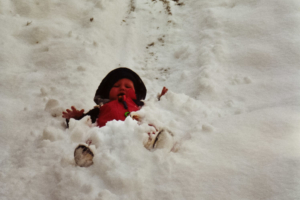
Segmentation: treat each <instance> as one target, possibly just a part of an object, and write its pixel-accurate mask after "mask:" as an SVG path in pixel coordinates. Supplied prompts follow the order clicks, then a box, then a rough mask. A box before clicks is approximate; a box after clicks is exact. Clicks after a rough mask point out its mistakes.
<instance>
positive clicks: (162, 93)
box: [157, 87, 168, 100]
mask: <svg viewBox="0 0 300 200" xmlns="http://www.w3.org/2000/svg"><path fill="white" fill-rule="evenodd" d="M167 92H168V88H166V87H163V89H162V91H161V93H160V94H159V95H158V96H157V98H158V100H160V98H161V97H162V96H163V95H165V94H166V93H167Z"/></svg>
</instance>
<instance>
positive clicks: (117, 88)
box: [109, 78, 135, 101]
mask: <svg viewBox="0 0 300 200" xmlns="http://www.w3.org/2000/svg"><path fill="white" fill-rule="evenodd" d="M130 90H133V91H134V92H135V89H134V84H133V82H132V81H131V80H129V79H127V78H123V79H120V80H118V82H116V83H115V84H114V85H113V87H112V88H111V89H110V92H109V100H111V101H112V100H116V99H118V95H122V94H123V95H128V94H127V93H128V91H130Z"/></svg>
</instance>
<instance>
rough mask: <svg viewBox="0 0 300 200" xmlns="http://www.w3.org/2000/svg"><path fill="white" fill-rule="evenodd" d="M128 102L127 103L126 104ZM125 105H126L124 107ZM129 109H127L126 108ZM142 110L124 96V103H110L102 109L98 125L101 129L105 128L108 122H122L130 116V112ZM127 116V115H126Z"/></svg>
mask: <svg viewBox="0 0 300 200" xmlns="http://www.w3.org/2000/svg"><path fill="white" fill-rule="evenodd" d="M124 102H126V103H124ZM124 104H125V105H124ZM126 107H127V108H126ZM139 109H140V108H139V107H138V106H137V105H136V103H135V102H134V101H133V100H132V99H131V98H128V97H127V98H126V97H125V96H124V98H123V100H122V101H119V100H114V101H110V102H108V103H106V104H104V105H103V106H101V107H100V112H99V116H98V119H97V125H98V126H99V127H102V126H105V124H106V123H107V122H108V121H112V120H122V121H124V120H125V118H126V117H127V116H128V112H134V111H138V110H139ZM126 114H127V115H126Z"/></svg>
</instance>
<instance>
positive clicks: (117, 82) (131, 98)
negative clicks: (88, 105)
mask: <svg viewBox="0 0 300 200" xmlns="http://www.w3.org/2000/svg"><path fill="white" fill-rule="evenodd" d="M167 91H168V89H167V88H165V87H164V88H163V89H162V92H161V94H160V95H159V96H158V98H159V99H160V97H161V96H162V95H164V94H165V93H166V92H167ZM146 93H147V90H146V87H145V85H144V83H143V81H142V80H141V78H140V77H139V76H138V75H137V74H136V73H135V72H134V71H132V70H130V69H128V68H117V69H114V70H112V71H111V72H109V73H108V74H107V76H106V77H105V78H104V79H103V80H102V82H101V83H100V85H99V87H98V89H97V91H96V94H95V98H94V101H95V103H96V104H97V106H95V107H94V109H92V110H90V111H89V112H87V113H86V114H84V113H83V112H84V110H80V111H79V110H77V109H76V108H75V107H74V106H72V107H71V110H69V109H67V110H66V112H63V115H62V116H63V118H66V121H67V125H68V122H69V120H70V118H74V119H77V120H79V119H81V118H83V117H84V116H86V115H89V116H90V117H91V120H92V122H93V123H95V122H97V126H99V127H102V126H105V124H106V123H107V122H108V121H112V120H122V121H124V120H125V118H126V117H127V116H128V115H129V114H130V113H131V112H135V111H138V110H140V108H141V107H142V106H143V105H144V103H143V102H142V100H144V99H145V97H146ZM74 154H75V161H76V164H77V165H79V166H86V167H87V166H89V165H91V164H92V158H93V153H92V152H91V151H90V149H89V148H88V147H86V146H84V145H79V146H78V147H77V148H76V149H75V152H74Z"/></svg>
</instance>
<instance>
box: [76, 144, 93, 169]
mask: <svg viewBox="0 0 300 200" xmlns="http://www.w3.org/2000/svg"><path fill="white" fill-rule="evenodd" d="M93 157H94V153H93V152H92V151H91V149H90V148H89V147H87V146H85V145H83V144H80V145H78V147H76V149H75V151H74V159H75V163H76V165H78V166H80V167H89V166H91V165H92V164H93Z"/></svg>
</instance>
